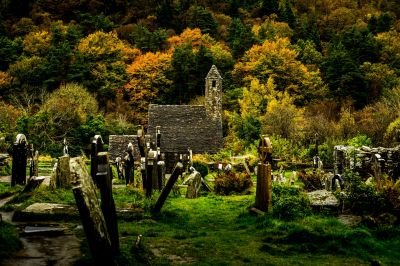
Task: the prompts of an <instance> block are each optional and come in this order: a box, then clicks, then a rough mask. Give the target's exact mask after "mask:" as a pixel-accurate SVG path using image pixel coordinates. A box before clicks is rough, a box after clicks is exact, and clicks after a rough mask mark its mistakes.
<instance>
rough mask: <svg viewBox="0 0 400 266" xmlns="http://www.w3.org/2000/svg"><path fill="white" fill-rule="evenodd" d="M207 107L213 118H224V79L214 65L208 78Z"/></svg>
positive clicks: (206, 90)
mask: <svg viewBox="0 0 400 266" xmlns="http://www.w3.org/2000/svg"><path fill="white" fill-rule="evenodd" d="M205 94H206V95H205V107H206V111H207V114H208V115H209V116H210V117H212V118H222V77H221V75H220V74H219V72H218V69H217V67H216V66H215V65H212V67H211V69H210V71H209V72H208V74H207V77H206V89H205Z"/></svg>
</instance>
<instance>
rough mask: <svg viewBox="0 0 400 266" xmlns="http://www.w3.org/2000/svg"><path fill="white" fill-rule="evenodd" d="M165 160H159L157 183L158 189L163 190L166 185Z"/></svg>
mask: <svg viewBox="0 0 400 266" xmlns="http://www.w3.org/2000/svg"><path fill="white" fill-rule="evenodd" d="M165 170H166V168H165V161H164V160H161V161H158V162H157V177H158V178H157V181H158V182H157V185H158V189H159V190H160V191H161V190H162V189H163V188H164V186H165Z"/></svg>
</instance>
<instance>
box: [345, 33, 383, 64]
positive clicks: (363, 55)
mask: <svg viewBox="0 0 400 266" xmlns="http://www.w3.org/2000/svg"><path fill="white" fill-rule="evenodd" d="M340 42H341V43H342V44H343V45H344V47H345V48H346V50H347V51H349V55H350V56H351V57H352V58H353V60H354V62H356V63H358V64H362V63H363V62H366V61H368V62H377V61H378V59H379V51H380V49H379V45H378V43H377V41H376V40H375V38H374V36H373V35H372V33H371V32H370V31H369V30H367V29H365V30H359V29H356V28H352V29H350V30H348V31H346V32H344V33H343V34H342V36H341V38H340Z"/></svg>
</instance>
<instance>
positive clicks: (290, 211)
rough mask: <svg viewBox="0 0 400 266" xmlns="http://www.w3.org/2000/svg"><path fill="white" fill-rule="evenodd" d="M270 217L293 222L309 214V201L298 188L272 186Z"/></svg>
mask: <svg viewBox="0 0 400 266" xmlns="http://www.w3.org/2000/svg"><path fill="white" fill-rule="evenodd" d="M272 206H273V212H272V215H273V216H274V217H276V218H278V219H282V220H294V219H298V218H303V217H306V216H308V215H310V214H311V205H310V200H309V199H308V197H307V195H305V194H304V193H302V192H301V191H300V190H299V189H298V188H295V187H290V186H282V185H274V186H273V188H272Z"/></svg>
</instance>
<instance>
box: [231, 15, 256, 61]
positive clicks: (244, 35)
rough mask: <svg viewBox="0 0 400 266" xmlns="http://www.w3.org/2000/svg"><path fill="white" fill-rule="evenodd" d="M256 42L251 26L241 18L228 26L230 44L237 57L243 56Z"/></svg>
mask: <svg viewBox="0 0 400 266" xmlns="http://www.w3.org/2000/svg"><path fill="white" fill-rule="evenodd" d="M254 43H255V37H254V34H253V32H252V31H251V28H250V26H248V25H244V24H243V23H242V21H241V20H240V19H239V18H235V19H233V20H232V22H231V24H230V25H229V28H228V44H229V47H230V48H231V50H232V54H233V56H234V57H235V58H239V57H241V56H242V55H243V54H244V52H246V51H247V50H249V49H250V47H251V46H252V45H253V44H254Z"/></svg>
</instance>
